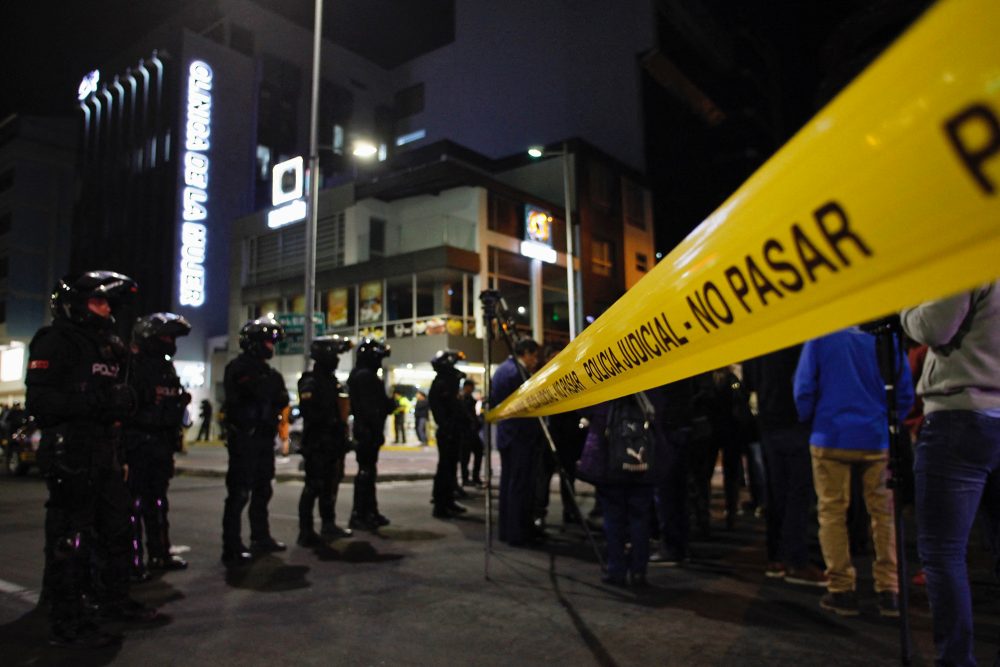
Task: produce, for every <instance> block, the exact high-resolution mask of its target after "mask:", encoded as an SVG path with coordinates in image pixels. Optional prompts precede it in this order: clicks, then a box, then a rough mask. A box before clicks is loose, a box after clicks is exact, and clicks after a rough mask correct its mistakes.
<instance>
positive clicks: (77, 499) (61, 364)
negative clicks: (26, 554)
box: [25, 271, 156, 647]
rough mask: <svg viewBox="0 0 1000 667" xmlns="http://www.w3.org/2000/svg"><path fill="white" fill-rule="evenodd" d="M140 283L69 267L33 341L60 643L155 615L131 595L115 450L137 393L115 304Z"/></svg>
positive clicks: (49, 591) (88, 638)
mask: <svg viewBox="0 0 1000 667" xmlns="http://www.w3.org/2000/svg"><path fill="white" fill-rule="evenodd" d="M135 291H136V285H135V282H134V281H133V280H132V279H131V278H129V277H128V276H124V275H122V274H119V273H114V272H111V271H89V272H87V273H83V274H78V275H72V276H66V277H65V278H63V279H62V280H60V281H59V283H58V284H57V285H56V287H55V289H54V290H53V293H52V296H51V299H50V306H51V310H52V317H53V323H52V325H51V326H46V327H43V328H42V329H40V330H39V331H38V332H37V333H36V334H35V336H34V338H33V339H32V341H31V345H30V348H29V350H30V357H29V361H28V373H27V377H26V378H25V384H26V385H27V407H28V411H29V412H30V413H31V414H32V415H33V416H34V417H35V419H36V420H37V421H38V424H39V426H40V427H41V429H42V441H41V444H40V447H39V453H38V461H39V466H40V468H41V469H42V471H43V473H44V475H45V477H46V483H47V485H48V489H49V499H48V502H47V503H46V516H45V578H44V589H45V590H44V596H45V598H46V599H47V600H48V601H49V603H50V605H51V607H50V621H51V625H52V633H53V635H52V642H53V643H54V644H56V645H59V646H69V647H96V646H104V645H107V644H109V643H111V642H113V641H116V640H117V637H115V636H113V635H109V634H107V633H104V632H102V631H101V630H100V629H99V627H98V626H97V624H96V621H97V620H98V618H103V619H110V620H138V621H147V620H151V619H152V618H154V617H155V615H156V612H155V611H153V610H150V609H147V608H146V607H144V606H142V605H141V604H139V603H137V602H135V601H133V600H132V599H131V598H129V596H128V593H129V544H128V543H129V520H128V510H129V495H128V490H127V489H126V487H125V481H124V472H123V470H122V467H121V464H120V459H119V452H118V451H117V449H118V447H117V440H118V429H119V425H120V421H121V420H122V419H124V418H126V417H128V416H129V415H130V414H131V412H132V411H133V409H134V404H135V400H134V396H133V393H132V391H131V389H130V388H129V387H128V385H127V384H125V382H124V381H123V380H124V377H125V375H126V370H125V366H126V363H127V358H128V348H127V347H126V345H125V343H124V342H123V341H122V340H121V338H119V337H118V336H117V335H115V333H114V323H115V321H114V318H113V317H112V316H111V313H112V310H113V309H114V308H116V307H117V305H118V303H119V301H120V300H121V299H123V298H125V297H127V296H130V295H131V294H132V293H134V292H135ZM95 563H98V564H99V568H98V569H99V571H97V572H96V574H94V575H92V565H93V564H95ZM91 592H92V593H93V599H91V600H89V601H88V599H87V598H88V595H89V594H90V593H91ZM95 603H96V604H95ZM95 612H99V616H95Z"/></svg>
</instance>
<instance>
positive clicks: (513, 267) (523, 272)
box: [493, 249, 531, 280]
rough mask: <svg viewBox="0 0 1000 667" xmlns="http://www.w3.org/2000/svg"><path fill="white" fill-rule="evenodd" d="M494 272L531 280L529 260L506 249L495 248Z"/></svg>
mask: <svg viewBox="0 0 1000 667" xmlns="http://www.w3.org/2000/svg"><path fill="white" fill-rule="evenodd" d="M493 271H494V272H495V273H497V274H499V275H501V276H507V277H509V278H515V279H517V280H531V260H530V259H528V258H527V257H524V256H523V255H518V254H515V253H512V252H507V251H506V250H499V249H498V250H496V264H495V269H494V270H493Z"/></svg>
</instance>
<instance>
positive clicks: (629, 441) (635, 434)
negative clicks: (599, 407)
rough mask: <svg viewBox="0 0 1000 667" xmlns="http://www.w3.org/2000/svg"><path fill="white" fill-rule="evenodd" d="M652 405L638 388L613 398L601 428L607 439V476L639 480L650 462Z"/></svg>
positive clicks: (646, 471)
mask: <svg viewBox="0 0 1000 667" xmlns="http://www.w3.org/2000/svg"><path fill="white" fill-rule="evenodd" d="M654 416H655V412H654V410H653V405H652V404H651V403H650V402H649V399H648V398H646V395H645V394H644V393H642V392H641V391H640V392H638V393H636V394H630V395H628V396H623V397H621V398H617V399H615V400H614V401H613V402H612V403H611V408H610V409H609V410H608V424H607V428H606V429H605V431H604V435H605V438H606V439H607V441H608V477H609V479H610V480H612V481H623V482H628V481H641V480H642V478H644V477H646V476H648V475H649V473H650V471H651V468H652V464H653V459H654V456H653V453H654V452H653V449H654V439H653V417H654Z"/></svg>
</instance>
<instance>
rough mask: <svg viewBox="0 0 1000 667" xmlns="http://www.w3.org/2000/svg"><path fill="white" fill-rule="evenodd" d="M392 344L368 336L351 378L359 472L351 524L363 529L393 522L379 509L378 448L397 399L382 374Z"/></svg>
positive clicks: (360, 348) (359, 348) (363, 340)
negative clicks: (386, 421) (376, 482)
mask: <svg viewBox="0 0 1000 667" xmlns="http://www.w3.org/2000/svg"><path fill="white" fill-rule="evenodd" d="M389 352H390V348H389V346H388V345H386V344H385V343H384V342H383V341H382V340H377V339H375V338H370V337H366V338H363V339H362V340H361V342H360V343H359V344H358V350H357V359H356V361H355V365H354V369H353V370H352V371H351V374H350V375H349V376H348V378H347V387H348V390H349V393H350V395H351V414H353V415H354V441H355V447H356V452H355V455H356V456H357V459H358V474H357V477H355V479H354V508H353V509H352V510H351V521H350V523H349V524H348V525H350V527H351V528H355V529H359V530H377V529H378V528H379V527H380V526H387V525H389V519H387V518H385V517H384V516H383V515H382V514H380V513H379V511H378V501H377V500H376V498H375V476H376V465H377V463H378V450H379V447H381V446H382V443H384V442H385V419H386V417H387V416H388V415H389V413H390V412H392V411H393V410H394V409H395V407H396V403H395V401H393V400H392V399H391V398H389V397H388V396H386V393H385V385H384V384H383V383H382V378H381V377H379V371H380V370H381V369H382V359H384V358H386V357H388V356H389Z"/></svg>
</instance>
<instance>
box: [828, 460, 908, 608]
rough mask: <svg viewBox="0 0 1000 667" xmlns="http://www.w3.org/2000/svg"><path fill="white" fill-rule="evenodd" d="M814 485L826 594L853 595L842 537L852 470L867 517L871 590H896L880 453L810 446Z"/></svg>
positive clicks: (889, 503)
mask: <svg viewBox="0 0 1000 667" xmlns="http://www.w3.org/2000/svg"><path fill="white" fill-rule="evenodd" d="M809 450H810V452H811V453H812V466H813V484H814V485H815V487H816V497H817V499H818V501H819V507H818V513H819V546H820V548H821V549H822V550H823V560H824V561H825V562H826V574H827V576H829V577H830V585H829V590H830V591H831V592H835V593H839V592H843V591H853V590H854V587H855V580H856V577H857V573H856V572H855V570H854V565H853V564H852V563H851V549H850V544H849V539H848V535H847V508H848V507H849V506H850V504H851V468H852V466H856V469H857V470H858V471H859V472H860V473H861V480H862V489H863V493H864V499H865V506H866V507H867V508H868V514H869V515H871V519H872V536H873V537H874V541H875V566H874V567H873V574H874V577H875V591H876V592H878V593H880V592H882V591H893V592H898V591H899V581H898V579H897V576H896V528H895V526H894V525H893V516H892V493H891V492H890V491H889V489H888V487H887V486H886V479H887V473H886V470H887V469H886V464H887V462H888V453H887V452H886V451H885V450H880V451H870V450H849V449H832V448H828V447H816V446H815V445H813V446H810V448H809Z"/></svg>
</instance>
